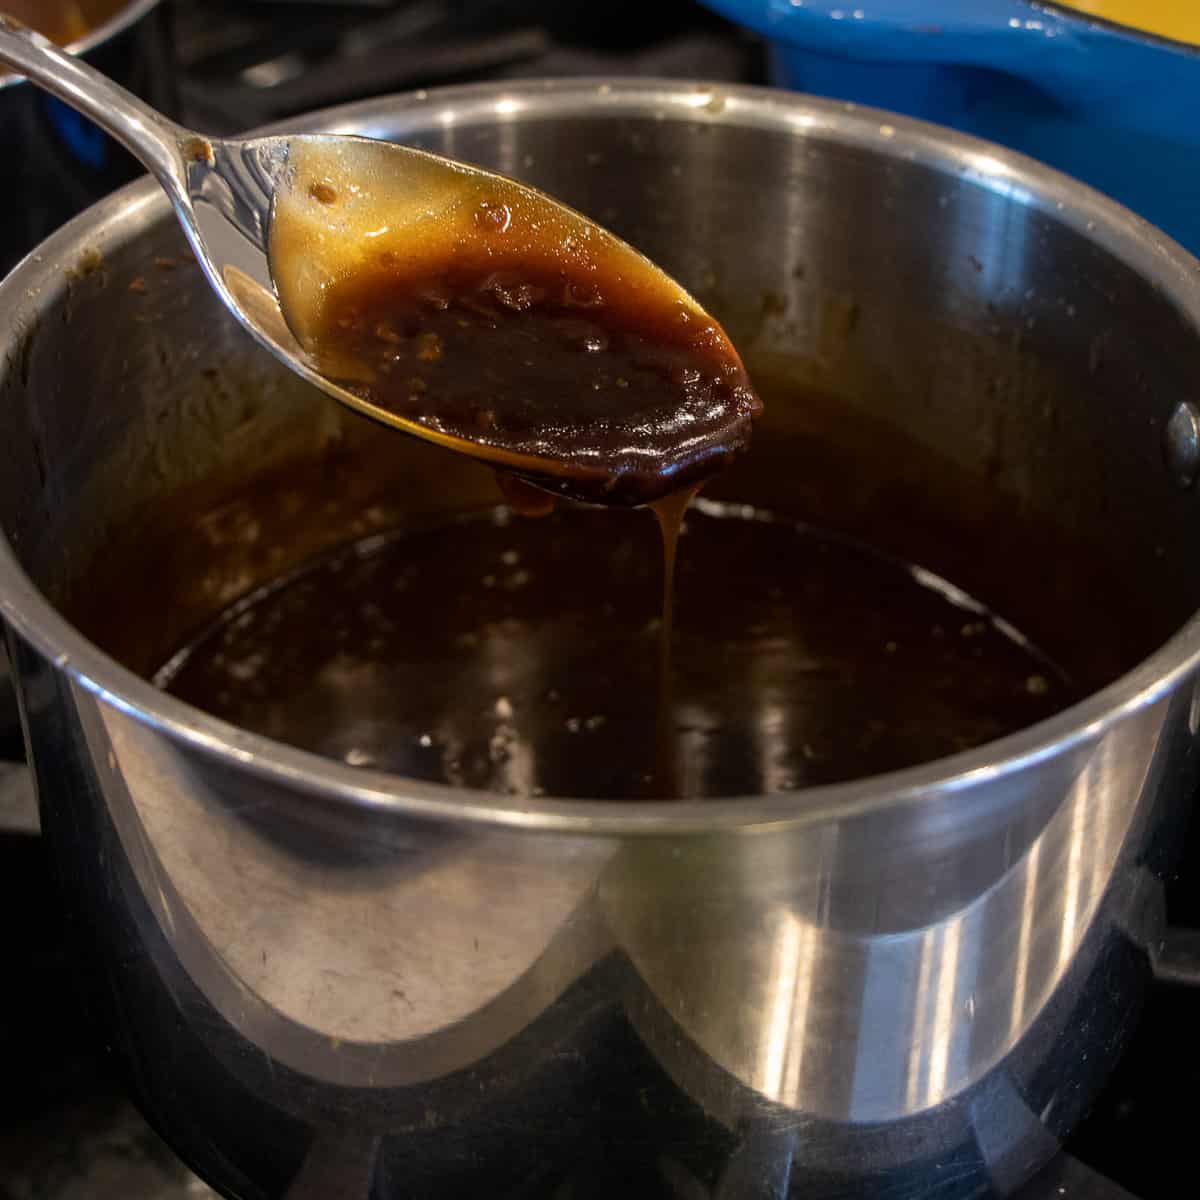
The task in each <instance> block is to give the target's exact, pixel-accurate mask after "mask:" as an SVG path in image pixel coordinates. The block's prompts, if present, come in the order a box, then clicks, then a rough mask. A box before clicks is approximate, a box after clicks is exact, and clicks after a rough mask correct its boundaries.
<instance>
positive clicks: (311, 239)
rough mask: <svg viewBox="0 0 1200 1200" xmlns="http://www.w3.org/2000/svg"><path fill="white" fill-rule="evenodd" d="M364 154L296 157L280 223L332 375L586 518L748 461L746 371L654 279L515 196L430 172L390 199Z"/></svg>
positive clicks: (490, 181)
mask: <svg viewBox="0 0 1200 1200" xmlns="http://www.w3.org/2000/svg"><path fill="white" fill-rule="evenodd" d="M363 153H364V154H365V155H367V156H368V158H367V161H365V162H360V163H357V164H356V163H355V162H353V161H352V162H349V163H346V162H343V161H341V160H340V159H338V158H336V157H333V158H331V157H330V156H329V155H324V154H320V153H317V154H315V155H312V156H310V157H309V158H306V157H305V155H304V153H303V152H300V153H296V154H294V156H293V157H294V160H295V161H294V162H293V163H292V166H293V169H294V170H295V179H294V181H293V185H292V187H291V188H290V189H289V190H288V191H286V192H285V193H283V194H282V196H281V198H280V199H279V200H277V203H276V209H275V215H274V218H273V222H272V231H271V268H272V275H273V277H274V278H275V281H276V287H277V291H278V295H279V299H280V304H281V307H282V310H283V312H284V315H285V317H286V319H287V321H288V323H289V325H290V326H291V328H292V331H293V332H294V333H295V334H296V337H297V339H298V340H299V342H300V344H301V346H302V347H304V348H305V350H306V351H307V352H308V354H309V355H310V357H311V359H312V360H313V362H314V364H315V365H316V366H317V368H318V369H319V370H320V372H321V373H322V374H323V375H325V376H326V377H327V378H330V379H332V380H334V381H335V382H338V383H339V384H341V385H342V386H343V387H344V388H345V389H346V390H347V391H349V392H350V393H352V394H353V395H354V396H356V397H358V398H359V399H360V400H362V401H363V402H364V403H365V404H366V405H368V406H370V408H371V409H372V410H373V411H375V412H376V413H377V414H384V415H388V416H391V417H395V418H399V419H400V420H401V421H403V422H409V423H412V424H413V425H416V426H420V427H421V428H422V429H423V430H425V431H429V432H431V433H433V434H435V435H437V437H439V438H440V439H441V440H442V441H443V444H446V445H450V446H452V447H453V448H458V449H463V448H467V447H464V445H463V443H470V446H471V448H474V449H475V450H479V449H482V450H483V451H484V453H483V455H482V456H483V457H485V458H487V459H488V460H489V461H492V462H494V463H495V464H496V465H498V466H500V467H502V468H504V469H506V470H508V471H511V472H512V473H513V474H515V475H516V476H518V477H519V478H524V479H526V480H528V481H531V482H534V483H536V484H539V485H540V486H543V487H545V488H547V489H548V490H552V491H554V492H556V493H559V494H564V495H567V496H570V497H572V498H574V499H579V500H584V501H588V502H592V503H605V504H617V505H638V504H648V503H653V502H654V501H656V500H658V499H660V498H662V497H664V496H666V495H668V494H671V493H674V492H678V491H679V490H681V489H683V488H686V487H690V486H692V485H694V484H697V483H699V482H701V481H703V480H704V479H705V478H707V477H708V476H711V475H712V474H714V473H715V472H716V471H718V470H720V469H721V467H722V466H723V465H725V463H727V462H728V461H729V460H730V459H731V458H732V457H734V456H735V455H737V454H738V453H739V452H740V451H742V450H744V449H745V447H746V446H747V444H748V442H749V438H750V432H751V426H752V424H753V421H754V419H755V418H756V417H757V416H758V414H759V413H760V412H761V407H762V406H761V403H760V401H759V400H758V397H757V396H756V395H755V392H754V390H753V388H752V386H751V384H750V380H749V378H748V376H747V374H746V370H745V368H744V367H743V365H742V362H741V360H740V358H739V357H738V355H737V352H736V351H735V350H734V348H733V346H732V344H731V343H730V341H729V339H728V338H727V337H726V335H725V334H724V332H723V331H722V330H721V328H720V326H719V325H718V324H717V323H716V322H715V321H714V320H713V319H712V318H711V317H710V316H709V315H708V314H707V313H705V312H704V310H703V309H702V308H701V307H700V306H699V305H698V304H697V303H696V302H695V301H694V300H693V299H692V298H691V297H690V296H688V294H687V293H686V292H684V291H683V290H682V289H681V288H680V287H679V286H678V285H677V284H675V283H674V282H673V281H672V280H671V279H669V278H668V277H667V276H666V275H665V274H664V273H663V272H661V271H660V270H659V269H658V268H657V267H655V266H654V265H653V264H652V263H650V262H649V261H648V260H646V259H645V258H643V257H642V256H641V255H639V254H637V253H636V252H635V251H633V250H632V249H631V248H630V247H628V246H626V245H625V244H624V243H622V242H620V241H618V240H617V239H616V238H614V237H613V236H612V235H610V234H607V233H606V232H605V231H604V230H602V229H599V228H598V227H597V226H595V225H593V224H592V223H591V222H589V221H587V220H586V219H585V218H583V217H581V216H580V215H579V214H576V213H574V212H572V211H571V210H568V209H565V208H563V207H562V206H560V205H558V204H556V203H555V202H553V201H551V200H550V199H549V198H547V197H543V196H541V195H539V194H538V193H533V192H530V191H529V190H528V189H526V188H523V187H521V186H519V185H517V184H514V183H511V182H509V181H507V180H503V179H496V178H491V177H479V176H477V175H475V174H474V173H472V172H467V171H463V172H457V173H456V172H455V171H453V170H450V171H448V170H447V168H446V167H445V166H443V165H441V164H437V165H436V166H434V165H433V164H425V163H423V162H422V160H420V159H417V162H418V165H419V166H421V167H425V168H426V169H428V171H429V175H428V187H427V189H426V193H424V194H422V195H421V196H420V197H419V198H417V199H414V197H413V196H411V195H409V194H408V193H407V192H406V193H405V194H404V195H401V196H395V195H392V194H391V192H390V191H389V181H388V180H387V179H386V172H387V170H388V165H387V163H386V162H383V161H381V162H380V163H375V162H374V161H373V156H374V155H376V154H379V153H380V152H379V151H378V150H371V149H364V150H363ZM392 169H393V170H395V171H406V170H407V168H406V167H405V165H404V161H403V160H401V163H400V164H399V165H393V167H392ZM439 175H442V176H448V180H449V182H448V183H447V180H446V179H443V178H440V177H439ZM406 183H407V184H408V185H411V180H406ZM468 452H472V450H471V449H470V448H468Z"/></svg>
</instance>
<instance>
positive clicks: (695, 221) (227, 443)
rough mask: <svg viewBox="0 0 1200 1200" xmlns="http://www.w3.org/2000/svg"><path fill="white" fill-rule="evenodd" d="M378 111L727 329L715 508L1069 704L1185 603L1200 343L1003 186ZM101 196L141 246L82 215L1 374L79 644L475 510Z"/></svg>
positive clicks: (743, 131)
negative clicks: (1048, 685)
mask: <svg viewBox="0 0 1200 1200" xmlns="http://www.w3.org/2000/svg"><path fill="white" fill-rule="evenodd" d="M406 112H407V113H408V115H407V116H405V117H403V118H401V119H399V120H398V121H397V129H398V131H399V137H400V139H401V140H405V141H409V142H412V143H415V144H419V145H423V146H426V147H429V148H432V149H436V150H439V151H443V152H446V153H449V154H452V155H456V156H458V157H461V158H464V159H468V160H472V161H477V162H481V163H484V164H486V165H488V166H492V167H496V168H499V169H500V170H502V171H505V172H507V173H510V174H513V175H517V176H520V177H522V178H525V179H528V180H529V181H531V182H533V183H535V184H537V185H539V186H541V187H543V188H546V189H548V190H550V191H551V192H553V193H555V194H557V195H560V196H561V197H563V198H564V199H566V200H567V201H569V202H571V203H573V204H575V205H576V206H577V207H579V208H581V209H582V210H584V211H585V212H587V213H589V214H591V215H593V216H595V217H596V218H598V219H600V220H601V221H603V222H604V223H606V224H607V225H609V226H610V227H612V228H613V229H615V230H616V231H617V232H619V233H621V234H623V235H624V236H626V237H627V238H629V239H630V240H631V241H633V242H634V243H635V244H636V245H638V246H639V247H640V248H641V249H643V250H644V251H646V252H647V253H648V254H649V255H651V256H652V257H653V258H655V259H657V260H658V261H660V262H661V263H662V264H663V265H664V266H665V267H666V268H667V269H668V270H669V271H671V272H673V273H675V274H676V275H677V276H678V277H679V278H681V279H682V280H683V281H684V282H685V283H686V284H687V285H688V286H689V287H691V288H692V289H693V290H694V292H695V293H696V294H697V295H698V296H699V298H700V299H701V300H702V302H704V303H705V304H707V305H708V306H709V307H710V308H711V310H712V311H713V312H714V313H715V314H716V315H717V316H718V317H719V318H720V319H722V320H723V321H724V322H725V323H726V325H727V327H728V328H729V330H730V332H731V333H732V334H733V336H734V340H735V341H736V342H737V344H738V345H739V347H740V348H741V349H742V351H743V353H744V355H745V357H746V359H747V362H748V365H749V366H750V368H751V371H752V374H754V376H755V378H756V381H757V382H758V383H759V384H760V386H761V387H762V389H763V390H764V392H765V395H766V399H767V402H768V408H767V416H766V418H765V419H764V421H763V424H762V426H761V429H760V431H759V433H758V435H757V437H756V441H755V445H754V448H753V450H752V451H751V453H750V455H749V456H748V457H747V458H745V459H744V460H743V461H742V462H741V463H739V464H738V465H737V466H735V468H734V469H732V470H731V471H729V472H728V473H727V474H726V475H725V476H723V477H722V478H720V479H719V480H717V481H716V482H715V483H714V484H713V485H712V487H711V488H710V489H709V493H708V494H710V495H711V496H713V497H716V498H732V499H737V500H739V501H744V502H748V503H753V504H760V505H765V506H768V507H770V508H772V509H773V510H775V511H776V512H781V513H785V514H789V515H792V516H795V517H797V518H801V519H804V520H806V521H811V522H813V523H815V524H817V525H820V526H824V527H826V528H829V529H832V530H836V531H840V532H843V533H846V534H850V535H852V536H855V537H858V538H862V539H864V540H867V541H869V542H871V543H873V544H874V545H876V546H878V547H880V548H881V549H884V550H886V551H888V552H890V553H893V554H896V555H899V556H902V557H904V558H906V559H909V560H913V561H915V562H918V563H920V564H922V565H924V566H926V567H928V568H929V569H931V570H933V571H936V572H938V573H939V574H941V575H943V576H945V577H947V578H949V579H950V580H952V581H953V582H954V583H955V584H957V585H959V586H961V587H963V588H964V589H966V590H967V591H968V592H970V593H972V594H973V595H975V596H977V597H979V598H980V599H982V600H983V601H984V602H986V603H987V604H988V605H990V606H991V607H992V608H993V609H994V610H995V611H997V612H998V613H999V614H1001V615H1002V616H1004V617H1005V618H1007V619H1008V620H1009V621H1011V622H1012V623H1013V624H1015V625H1016V626H1017V627H1018V628H1020V629H1021V630H1023V631H1024V632H1025V633H1026V634H1027V635H1029V636H1030V637H1031V638H1032V639H1033V640H1034V641H1035V642H1036V643H1038V644H1040V645H1041V646H1042V647H1043V648H1045V649H1046V650H1047V651H1048V652H1050V653H1051V654H1052V655H1053V656H1054V657H1056V658H1057V659H1058V660H1059V662H1060V663H1062V664H1063V665H1064V666H1065V667H1066V668H1067V669H1068V670H1070V671H1071V672H1072V673H1074V675H1075V676H1076V678H1077V679H1078V680H1079V681H1081V682H1082V683H1084V684H1085V685H1087V686H1089V687H1096V686H1100V685H1102V684H1104V683H1106V682H1108V681H1110V680H1111V679H1113V678H1115V677H1116V676H1117V675H1118V674H1119V673H1121V672H1122V671H1123V670H1126V669H1128V668H1129V667H1131V666H1133V665H1134V664H1135V663H1136V662H1137V661H1138V660H1139V659H1140V658H1141V657H1143V656H1144V655H1145V654H1147V653H1148V652H1149V651H1151V650H1152V649H1154V648H1155V647H1156V646H1157V645H1159V644H1160V643H1161V642H1162V641H1163V640H1164V639H1165V638H1167V637H1168V636H1169V635H1170V634H1171V632H1173V631H1174V629H1175V628H1177V627H1178V625H1179V624H1180V623H1181V622H1183V621H1184V620H1185V619H1186V618H1187V617H1188V616H1189V615H1190V614H1191V613H1192V612H1193V610H1194V609H1195V608H1196V606H1197V599H1198V597H1200V578H1198V571H1197V565H1196V561H1195V556H1194V555H1192V554H1189V553H1188V550H1189V548H1190V543H1191V539H1192V536H1193V531H1194V528H1195V506H1196V500H1195V495H1194V493H1193V492H1191V491H1188V490H1186V489H1183V488H1181V487H1180V486H1179V485H1178V483H1177V482H1176V481H1175V480H1174V479H1173V478H1172V476H1171V475H1170V473H1169V472H1168V470H1167V469H1166V467H1165V465H1164V460H1163V451H1162V445H1163V430H1164V425H1165V422H1166V420H1167V418H1168V416H1169V414H1170V413H1171V412H1172V410H1173V408H1174V407H1175V406H1176V405H1177V404H1178V403H1179V402H1180V401H1183V400H1188V399H1190V398H1191V396H1192V395H1193V393H1194V387H1195V381H1196V379H1198V378H1200V340H1198V339H1197V336H1196V331H1195V329H1194V328H1192V327H1190V326H1189V325H1188V324H1187V323H1186V322H1185V320H1184V319H1183V317H1182V316H1181V315H1180V314H1179V313H1177V312H1176V311H1175V310H1174V309H1173V308H1172V307H1171V305H1170V304H1169V303H1168V301H1167V300H1165V299H1164V298H1163V296H1162V294H1161V293H1160V292H1159V291H1157V290H1156V289H1155V288H1154V287H1153V286H1152V285H1151V284H1150V283H1148V282H1146V281H1145V280H1143V279H1141V278H1140V277H1138V276H1137V275H1136V274H1135V273H1134V272H1132V271H1131V270H1130V269H1128V268H1127V267H1125V266H1124V265H1122V264H1121V263H1120V262H1118V261H1116V260H1115V259H1113V258H1112V257H1111V256H1110V255H1109V254H1107V253H1106V252H1105V251H1104V250H1103V249H1101V248H1099V247H1098V246H1097V245H1096V244H1095V243H1093V242H1091V241H1089V240H1088V239H1087V238H1086V237H1085V236H1084V235H1083V234H1080V233H1077V232H1074V231H1072V230H1071V229H1070V228H1068V227H1067V225H1066V224H1064V223H1063V219H1062V218H1061V217H1060V216H1059V215H1057V214H1055V213H1053V212H1046V211H1042V210H1040V209H1039V208H1038V207H1036V206H1035V205H1032V204H1025V203H1023V200H1022V194H1021V192H1020V189H1016V188H1006V187H1004V186H999V185H998V186H996V187H995V188H989V187H987V186H985V185H984V184H982V183H979V182H971V181H966V180H963V179H960V178H957V177H952V176H949V175H947V174H944V173H942V172H939V171H938V170H936V169H934V168H932V167H929V166H923V165H920V164H918V163H916V162H912V161H905V160H901V159H899V158H892V157H889V156H888V141H887V139H886V138H885V139H881V140H880V142H879V146H878V149H871V150H868V149H865V148H862V147H855V146H847V145H838V144H835V143H833V142H830V141H825V140H823V139H822V137H821V136H820V134H819V132H814V133H813V134H811V135H808V136H802V135H799V134H797V133H796V132H795V131H790V130H785V129H783V128H773V129H772V128H750V127H743V126H739V125H737V124H735V123H730V124H728V125H726V124H722V123H721V121H720V120H719V119H714V118H713V117H712V116H711V115H708V114H699V115H691V114H683V113H677V114H673V115H669V116H668V117H667V118H666V119H656V118H655V117H654V115H653V114H650V113H645V114H632V115H628V114H627V115H620V114H619V115H615V116H614V115H606V116H596V115H588V114H587V113H586V112H582V111H581V112H576V113H567V114H561V115H556V116H549V115H546V114H540V115H538V116H536V117H531V118H529V119H523V118H520V117H518V118H516V119H507V120H504V121H503V122H498V121H497V119H496V118H495V116H494V115H491V114H480V115H479V116H478V117H477V118H475V119H468V120H465V121H461V122H459V123H458V124H456V125H454V126H452V127H444V128H443V127H439V128H437V129H436V130H431V129H429V128H427V127H426V125H427V123H428V118H427V117H424V116H422V114H421V113H420V112H419V111H418V112H417V113H416V115H413V113H412V111H411V110H406ZM128 203H129V206H130V209H135V208H136V209H138V210H139V211H142V212H145V211H147V206H149V210H151V211H152V212H153V214H154V215H153V219H152V220H151V221H150V223H149V228H148V229H146V230H144V231H143V232H141V233H139V234H138V236H136V237H131V236H129V235H128V233H127V232H126V230H125V228H124V226H123V225H122V222H121V221H120V220H118V219H116V218H115V217H112V216H110V218H109V220H108V222H107V223H106V224H105V226H104V227H103V228H102V229H101V230H99V231H98V232H97V233H96V234H95V235H94V236H92V237H90V238H87V237H85V238H84V239H83V240H82V241H81V242H80V243H79V244H78V246H77V252H76V254H75V257H74V259H73V261H71V262H68V263H64V272H63V274H62V276H61V278H60V279H59V281H58V284H57V285H56V287H55V288H54V289H53V295H48V296H43V298H42V300H43V306H42V309H41V315H40V317H39V318H38V319H37V321H36V322H34V323H31V324H29V326H28V328H26V329H24V331H23V332H24V337H23V340H22V343H21V346H20V350H19V352H18V353H17V354H15V355H14V356H12V357H11V359H10V361H9V362H8V363H6V365H5V371H4V375H3V378H2V380H0V392H2V399H0V454H3V455H4V458H5V463H4V469H3V471H0V510H2V512H3V519H4V523H5V525H4V527H5V532H6V533H7V535H8V537H9V539H10V541H11V542H12V544H13V545H14V547H15V548H16V551H17V553H18V555H19V557H20V559H21V561H22V563H23V564H24V565H25V567H26V568H27V569H28V570H29V571H30V572H31V574H32V575H33V577H34V578H35V580H36V581H37V583H38V584H39V585H40V586H41V587H42V588H44V589H45V590H46V592H47V593H48V594H49V595H50V596H51V597H52V598H53V599H54V600H55V601H56V602H57V603H59V604H60V605H61V606H62V607H63V608H64V609H65V611H66V612H67V613H68V614H69V616H70V617H71V618H72V619H73V620H74V621H75V622H76V623H77V624H78V626H79V627H80V628H81V629H82V630H83V631H84V632H85V633H86V634H87V635H89V636H90V637H92V638H93V639H94V640H95V641H96V642H98V644H99V645H101V646H102V647H103V648H104V649H105V650H107V651H109V652H110V653H111V654H113V655H114V656H115V657H116V658H117V659H119V660H120V661H122V662H123V663H125V664H127V665H128V666H130V667H132V668H133V669H134V670H136V671H139V672H143V673H145V672H149V671H152V670H153V669H154V668H155V667H157V666H158V665H159V664H160V663H161V662H162V661H163V659H164V658H165V657H166V656H167V655H169V654H170V653H171V651H172V650H173V649H174V648H175V647H176V646H178V645H179V644H180V642H182V641H183V640H185V639H186V637H187V636H188V635H189V634H190V633H191V632H193V631H195V630H196V629H198V628H200V627H202V626H203V625H204V624H205V623H206V622H207V621H209V620H210V619H211V618H212V617H213V615H214V614H215V613H216V612H217V611H218V610H219V609H220V608H222V607H223V606H224V605H226V604H228V603H229V602H230V601H232V600H233V599H235V598H237V597H238V596H239V595H241V594H243V593H245V592H246V591H248V590H249V589H251V588H253V587H254V586H255V585H256V584H258V583H261V582H262V581H264V580H266V579H268V578H272V577H274V576H277V575H278V574H280V573H281V572H284V571H286V570H288V569H289V568H291V567H293V566H295V565H297V564H298V563H299V562H301V561H303V560H304V559H306V558H308V557H309V556H311V555H312V554H314V553H316V552H317V551H319V550H321V549H323V548H325V547H328V546H331V545H334V544H337V543H339V542H342V541H344V540H345V539H346V538H347V537H349V536H352V535H354V534H361V533H365V532H368V531H370V530H372V529H376V528H384V527H387V526H390V525H394V524H396V523H398V522H404V521H408V522H423V521H427V520H430V519H434V518H437V517H438V516H439V515H444V514H445V513H447V512H451V511H457V510H462V509H469V508H474V507H482V506H486V505H490V504H493V503H495V502H496V500H497V494H496V491H495V488H494V484H493V481H492V479H491V477H490V474H489V473H488V472H487V471H486V470H484V469H481V468H478V467H476V466H474V465H472V464H469V463H466V462H462V461H459V460H457V459H455V458H453V457H451V456H449V455H447V454H445V453H443V452H441V451H438V450H435V449H432V448H430V447H427V446H424V445H420V444H418V443H415V442H413V441H411V440H408V439H404V438H402V437H399V436H397V435H394V434H390V433H387V432H385V431H381V430H379V429H377V428H375V427H373V426H371V425H370V424H368V423H366V422H364V421H362V420H360V419H358V418H355V417H352V416H349V415H347V414H345V413H343V412H341V411H339V410H338V409H337V408H336V407H335V406H334V405H333V404H332V403H331V402H329V401H327V400H325V399H323V398H322V397H320V396H318V395H316V394H314V393H312V392H311V391H309V390H308V389H307V388H305V387H304V386H303V385H300V384H298V383H297V382H295V381H294V380H292V379H291V378H290V377H289V376H287V375H286V373H284V372H283V371H281V370H280V369H279V368H277V367H276V366H275V364H274V363H273V362H271V361H270V360H268V359H267V358H266V356H265V355H263V354H262V353H261V352H259V351H258V350H256V349H255V348H253V347H252V346H251V344H250V342H249V340H248V339H247V338H246V337H245V336H244V335H243V334H242V333H241V332H240V331H239V330H238V329H237V328H236V327H235V326H234V324H233V323H232V321H231V320H230V319H228V318H227V317H226V316H225V315H224V314H223V313H222V312H221V310H220V309H219V307H218V305H217V304H216V302H215V301H214V299H213V298H212V297H211V296H210V295H209V294H208V291H207V288H206V286H205V284H204V282H203V280H202V278H201V276H200V273H199V270H198V269H197V267H196V266H195V264H194V262H192V261H191V260H190V258H189V257H188V256H187V254H186V253H185V252H184V250H183V246H182V241H181V238H180V237H179V235H178V233H177V231H176V229H175V226H174V222H173V220H172V219H171V218H170V217H169V216H168V215H167V213H166V211H165V209H166V206H165V204H162V203H159V202H158V200H157V198H151V197H149V196H148V195H147V194H141V193H139V195H138V197H137V199H136V200H130V201H128ZM115 211H116V210H115V209H111V208H110V210H109V212H110V214H111V213H115ZM135 224H137V222H129V228H133V226H134V225H135ZM614 519H623V518H616V517H615V518H614ZM647 544H648V545H652V543H651V542H648V543H647Z"/></svg>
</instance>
